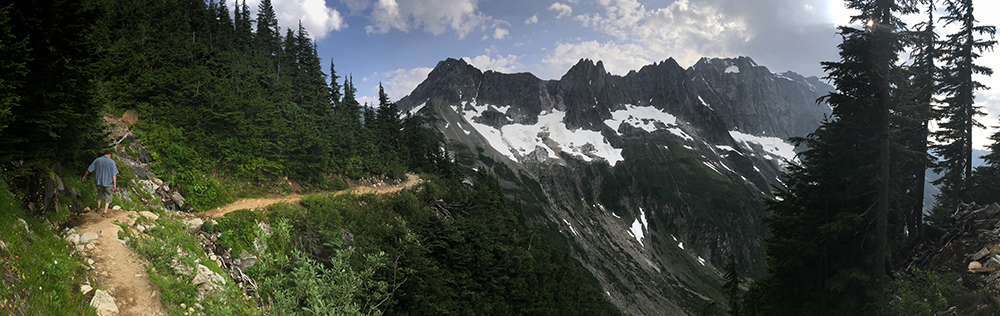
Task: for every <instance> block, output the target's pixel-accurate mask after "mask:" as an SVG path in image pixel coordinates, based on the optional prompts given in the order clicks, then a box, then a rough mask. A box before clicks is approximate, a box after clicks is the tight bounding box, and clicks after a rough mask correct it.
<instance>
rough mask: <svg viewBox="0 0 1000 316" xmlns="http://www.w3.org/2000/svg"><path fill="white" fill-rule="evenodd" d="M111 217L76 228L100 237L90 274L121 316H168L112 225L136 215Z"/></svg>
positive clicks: (264, 202) (411, 181)
mask: <svg viewBox="0 0 1000 316" xmlns="http://www.w3.org/2000/svg"><path fill="white" fill-rule="evenodd" d="M421 181H422V180H420V178H419V177H417V176H416V175H414V174H407V175H406V181H403V182H402V183H399V184H395V185H388V184H385V185H379V186H377V187H373V186H367V185H353V186H351V187H350V188H348V189H346V190H341V191H336V192H333V193H334V194H343V193H355V194H365V193H376V194H385V193H392V192H397V191H400V190H403V189H406V188H409V187H412V186H414V185H416V184H418V183H420V182H421ZM300 199H302V195H299V194H293V195H288V196H284V197H278V198H259V199H243V200H239V201H236V202H233V203H230V204H227V205H224V206H221V207H217V208H214V209H211V210H208V211H205V212H202V213H198V214H192V217H193V216H197V217H202V218H217V217H221V216H223V215H225V214H226V213H229V212H232V211H235V210H239V209H255V208H261V207H266V206H268V205H271V204H274V203H278V202H288V203H294V202H297V201H299V200H300ZM108 213H109V214H110V215H109V216H108V217H101V215H100V214H99V213H97V212H94V211H92V212H88V213H85V214H82V215H80V218H79V220H80V222H81V224H79V225H77V226H76V227H74V229H75V230H76V233H77V234H80V235H83V234H84V233H88V232H93V233H96V234H98V235H99V236H100V237H99V238H98V240H97V241H96V242H94V243H93V244H92V245H94V246H93V248H92V249H86V248H84V249H83V250H82V251H80V255H81V256H82V257H83V259H84V261H86V260H87V259H91V260H94V264H93V269H92V270H90V277H91V279H92V280H95V281H96V285H97V287H99V288H104V289H107V290H108V293H109V294H111V296H112V297H114V299H115V303H116V304H117V305H118V310H119V313H118V315H121V316H132V315H135V316H146V315H166V314H167V313H166V311H165V310H164V309H163V306H162V304H160V291H159V289H157V288H156V287H155V286H153V284H151V283H150V281H149V275H148V274H147V273H146V267H147V266H148V265H149V263H148V262H146V260H145V259H144V258H142V256H140V255H139V254H137V253H136V252H135V251H133V250H132V248H129V247H128V246H126V245H125V244H124V243H123V242H122V241H120V240H119V239H118V232H119V231H121V227H118V225H115V224H113V222H114V221H115V220H118V221H121V222H127V221H128V219H129V218H128V216H129V215H130V214H136V213H134V212H129V211H125V210H109V211H108Z"/></svg>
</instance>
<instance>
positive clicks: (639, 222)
mask: <svg viewBox="0 0 1000 316" xmlns="http://www.w3.org/2000/svg"><path fill="white" fill-rule="evenodd" d="M639 215H640V217H639V218H636V219H635V221H634V222H632V227H631V228H630V229H629V233H630V234H632V237H635V240H636V241H638V242H639V245H641V246H643V247H645V246H646V245H645V244H643V243H642V240H643V239H644V238H645V235H643V234H642V230H643V228H645V227H646V211H643V210H642V207H639Z"/></svg>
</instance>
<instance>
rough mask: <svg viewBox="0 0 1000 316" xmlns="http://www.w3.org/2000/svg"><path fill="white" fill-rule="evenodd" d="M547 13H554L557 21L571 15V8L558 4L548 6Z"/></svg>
mask: <svg viewBox="0 0 1000 316" xmlns="http://www.w3.org/2000/svg"><path fill="white" fill-rule="evenodd" d="M549 11H552V12H555V13H556V18H557V19H559V18H562V17H564V16H570V15H573V7H570V6H569V5H566V4H562V3H559V2H556V3H553V4H552V5H550V6H549Z"/></svg>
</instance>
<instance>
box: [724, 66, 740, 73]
mask: <svg viewBox="0 0 1000 316" xmlns="http://www.w3.org/2000/svg"><path fill="white" fill-rule="evenodd" d="M726 73H727V74H738V73H740V67H736V65H732V66H729V68H726Z"/></svg>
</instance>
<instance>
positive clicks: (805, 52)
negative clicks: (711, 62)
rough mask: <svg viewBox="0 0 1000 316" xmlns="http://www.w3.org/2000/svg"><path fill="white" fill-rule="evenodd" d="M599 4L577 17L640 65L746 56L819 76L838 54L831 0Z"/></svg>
mask: <svg viewBox="0 0 1000 316" xmlns="http://www.w3.org/2000/svg"><path fill="white" fill-rule="evenodd" d="M597 2H598V4H599V6H600V10H599V11H603V12H599V13H591V14H582V15H578V16H576V17H574V20H575V21H578V22H579V23H581V24H582V25H583V26H584V27H588V28H591V29H594V30H597V31H599V32H601V33H604V34H607V35H609V36H611V37H613V38H614V42H613V43H612V42H608V43H604V47H606V48H607V47H610V48H612V49H614V48H621V49H629V50H628V51H625V52H624V53H626V54H627V56H634V58H633V59H634V60H636V61H641V60H664V59H667V58H668V57H673V58H674V59H676V60H677V61H678V63H679V64H681V65H682V66H688V65H690V64H693V63H694V62H696V61H697V60H698V59H699V58H701V57H734V56H738V55H746V56H750V57H753V58H754V59H756V60H757V61H758V63H760V64H763V65H768V66H771V67H772V68H773V69H772V70H775V71H784V70H795V71H797V72H800V73H803V74H805V75H820V74H821V70H820V66H819V63H818V62H817V60H835V59H836V57H837V55H836V50H835V47H836V45H837V44H838V43H839V37H837V36H836V35H835V30H834V27H833V23H832V22H829V21H830V20H831V18H830V15H829V13H826V12H828V11H829V10H828V8H829V1H827V0H804V1H803V0H758V1H752V2H751V1H745V0H677V1H674V2H672V3H670V4H669V5H666V6H663V7H654V8H646V6H645V5H644V4H642V3H639V2H638V1H636V0H598V1H597ZM553 6H555V5H553ZM550 9H551V8H550ZM562 44H563V45H583V46H587V45H591V46H592V43H586V42H581V43H575V44H574V43H562ZM776 47H780V48H781V49H775V48H776ZM569 51H572V50H563V52H569ZM555 53H556V52H553V54H555ZM550 57H552V58H550V60H560V59H561V58H559V57H558V56H554V55H553V56H550ZM605 63H606V64H607V62H605ZM641 66H642V65H641V64H636V65H633V66H632V67H631V68H632V69H636V68H638V67H641Z"/></svg>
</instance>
